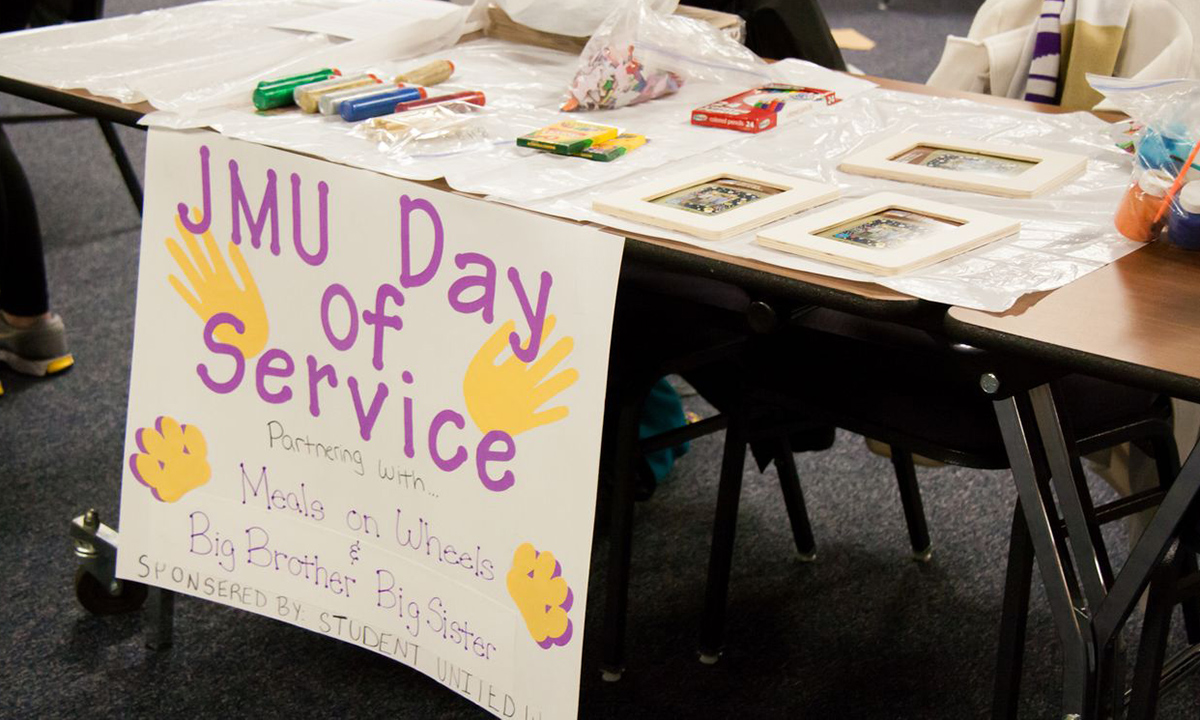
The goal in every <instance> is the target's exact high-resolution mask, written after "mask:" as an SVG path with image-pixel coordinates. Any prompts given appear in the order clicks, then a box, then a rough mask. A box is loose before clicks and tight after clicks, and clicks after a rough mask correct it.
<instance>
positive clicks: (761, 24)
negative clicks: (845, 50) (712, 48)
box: [687, 0, 846, 70]
mask: <svg viewBox="0 0 1200 720" xmlns="http://www.w3.org/2000/svg"><path fill="white" fill-rule="evenodd" d="M687 4H688V5H695V6H697V7H703V8H708V9H709V10H719V11H721V12H727V13H733V14H735V15H738V16H740V17H741V18H742V19H743V20H745V21H746V47H748V48H750V49H751V50H753V51H754V52H755V54H757V55H758V56H759V57H765V58H772V59H775V60H782V59H784V58H799V59H800V60H808V61H809V62H813V63H816V64H817V65H820V66H822V67H827V68H829V69H831V70H845V69H846V61H845V60H844V59H843V58H842V51H841V50H840V49H838V46H837V42H835V41H834V39H833V33H831V32H830V31H829V23H828V22H827V21H826V20H825V13H824V12H823V11H822V10H821V5H820V3H819V2H818V1H817V0H689V2H688V3H687Z"/></svg>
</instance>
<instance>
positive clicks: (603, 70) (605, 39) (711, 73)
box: [562, 0, 767, 112]
mask: <svg viewBox="0 0 1200 720" xmlns="http://www.w3.org/2000/svg"><path fill="white" fill-rule="evenodd" d="M766 72H767V70H766V63H765V62H763V60H762V59H761V58H759V57H758V56H756V55H755V54H754V53H752V52H750V51H749V50H747V49H746V48H745V47H744V46H742V45H740V44H739V43H738V42H737V41H736V40H734V39H733V38H732V37H730V36H729V35H727V34H726V33H724V32H722V31H720V30H717V29H716V28H714V27H712V26H711V25H709V24H707V23H704V22H701V21H699V20H693V19H690V18H685V17H681V16H678V15H666V14H663V13H660V12H656V11H655V10H654V9H653V8H652V7H651V6H650V4H649V2H648V0H623V1H622V2H621V3H620V4H618V5H617V6H616V7H615V8H614V9H613V11H612V12H611V13H610V14H609V16H608V17H607V18H606V19H605V20H604V22H603V23H602V24H601V25H600V27H599V28H598V29H597V30H596V32H595V34H593V35H592V38H591V40H589V41H588V44H587V46H586V47H584V49H583V53H582V54H580V56H579V65H578V67H577V69H576V72H575V77H574V78H573V79H572V81H571V84H570V87H569V88H568V97H567V100H566V102H565V103H564V104H563V106H562V109H563V110H564V111H567V112H571V111H588V110H611V109H614V108H620V107H625V106H628V105H636V104H638V103H641V102H645V101H647V100H653V99H654V98H657V97H662V96H664V95H670V94H671V93H674V92H676V91H677V90H679V88H680V87H682V85H683V83H684V82H686V81H688V80H702V81H707V82H730V83H737V84H752V83H753V82H754V81H755V80H761V78H762V77H764V76H765V75H766Z"/></svg>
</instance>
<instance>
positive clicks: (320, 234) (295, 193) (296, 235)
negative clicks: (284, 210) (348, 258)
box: [276, 173, 329, 267]
mask: <svg viewBox="0 0 1200 720" xmlns="http://www.w3.org/2000/svg"><path fill="white" fill-rule="evenodd" d="M317 226H318V230H317V238H318V240H317V243H318V244H317V251H316V252H315V253H309V252H308V250H306V249H305V248H304V240H303V233H302V232H301V229H300V228H301V226H300V176H299V175H297V174H296V173H292V244H293V245H295V246H296V254H297V255H299V256H300V259H301V260H303V261H304V262H306V263H308V264H309V265H312V266H313V267H316V266H318V265H320V264H321V263H323V262H325V258H326V257H327V256H328V255H329V186H328V185H326V184H325V182H324V181H321V182H319V183H317ZM278 254H279V253H278V252H277V253H276V255H278Z"/></svg>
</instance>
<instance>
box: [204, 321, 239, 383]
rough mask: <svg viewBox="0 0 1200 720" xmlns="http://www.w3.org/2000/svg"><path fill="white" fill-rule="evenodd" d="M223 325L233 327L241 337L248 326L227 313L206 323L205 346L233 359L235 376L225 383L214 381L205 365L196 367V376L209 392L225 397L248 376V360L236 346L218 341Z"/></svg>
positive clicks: (231, 376)
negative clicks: (219, 330)
mask: <svg viewBox="0 0 1200 720" xmlns="http://www.w3.org/2000/svg"><path fill="white" fill-rule="evenodd" d="M222 325H231V326H232V327H233V329H234V331H235V332H237V333H238V334H239V335H241V334H242V333H244V332H245V331H246V325H245V323H243V322H242V321H241V320H238V319H237V317H236V316H234V315H232V314H230V313H227V312H223V313H216V314H215V315H213V316H212V317H210V318H209V319H208V322H206V323H204V346H205V347H207V348H208V349H209V350H210V351H211V352H214V353H217V354H218V355H228V356H229V357H231V358H233V362H234V367H233V374H232V375H230V377H229V379H228V380H226V381H224V382H219V381H217V380H213V379H212V375H211V374H210V373H209V372H208V366H206V365H205V364H204V363H200V364H199V365H197V366H196V374H197V375H199V376H200V380H201V381H202V382H203V383H204V385H205V386H206V387H207V388H208V389H209V390H212V391H213V392H215V393H219V394H221V395H224V394H226V393H231V392H233V391H234V390H236V389H237V386H238V385H240V384H241V383H242V377H243V376H244V375H245V374H246V358H245V357H244V356H243V355H242V351H241V350H239V349H238V348H237V346H236V345H230V344H229V343H223V342H221V341H220V340H217V338H216V331H217V328H218V327H220V326H222Z"/></svg>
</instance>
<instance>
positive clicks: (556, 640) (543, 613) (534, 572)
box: [506, 543, 575, 650]
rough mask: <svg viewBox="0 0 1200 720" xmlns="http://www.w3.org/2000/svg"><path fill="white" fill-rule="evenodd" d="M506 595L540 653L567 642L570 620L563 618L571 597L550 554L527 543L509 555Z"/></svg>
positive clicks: (564, 579)
mask: <svg viewBox="0 0 1200 720" xmlns="http://www.w3.org/2000/svg"><path fill="white" fill-rule="evenodd" d="M506 580H507V584H508V594H509V595H510V596H511V597H512V599H513V602H515V603H516V604H517V609H518V610H520V611H521V617H522V618H523V619H524V620H525V627H526V628H528V629H529V634H530V636H531V637H533V641H534V642H536V643H537V644H538V646H539V647H541V648H542V649H543V650H548V649H550V648H551V647H552V646H554V645H566V644H567V643H568V642H570V641H571V618H570V617H569V616H568V615H567V612H568V611H570V609H571V605H573V604H574V602H575V594H574V593H573V592H571V588H570V587H569V586H568V585H567V581H566V578H564V577H563V576H562V566H561V565H559V563H558V561H557V560H555V559H554V553H551V552H540V553H539V552H538V551H537V550H535V549H534V547H533V545H531V544H529V543H523V544H521V545H520V546H519V547H518V548H517V550H516V552H514V553H513V564H512V568H511V569H510V570H509V571H508V577H507V579H506Z"/></svg>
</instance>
